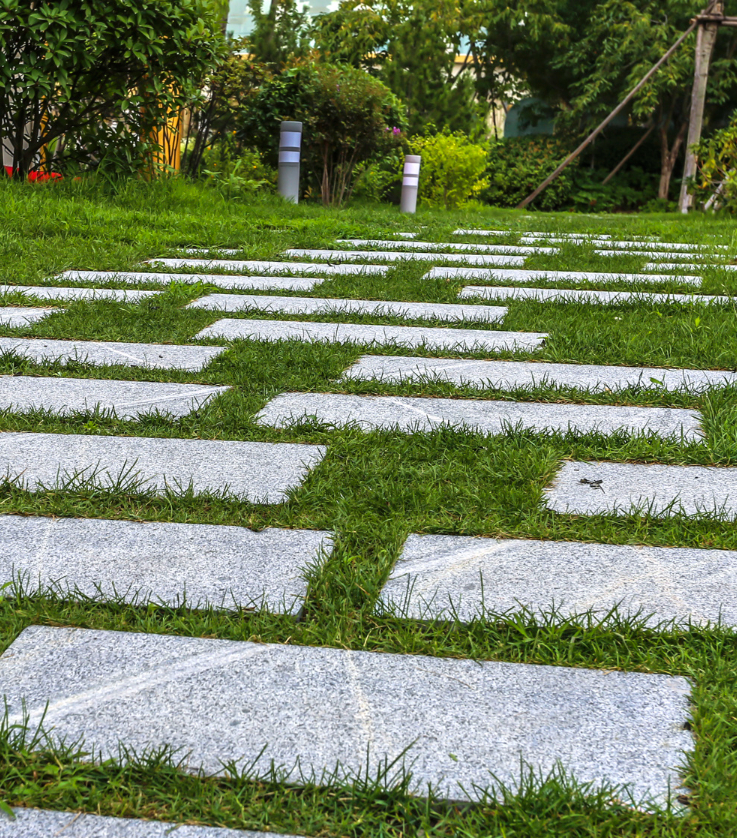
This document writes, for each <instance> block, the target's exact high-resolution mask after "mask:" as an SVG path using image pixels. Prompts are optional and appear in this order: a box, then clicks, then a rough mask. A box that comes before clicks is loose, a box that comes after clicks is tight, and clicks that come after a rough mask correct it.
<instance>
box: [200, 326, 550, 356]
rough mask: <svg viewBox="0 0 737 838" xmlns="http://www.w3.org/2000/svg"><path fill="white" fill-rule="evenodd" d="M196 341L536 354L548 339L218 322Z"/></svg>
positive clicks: (412, 329)
mask: <svg viewBox="0 0 737 838" xmlns="http://www.w3.org/2000/svg"><path fill="white" fill-rule="evenodd" d="M196 337H197V338H201V339H204V338H225V339H226V340H262V341H277V340H301V341H305V342H308V343H361V344H365V345H367V346H368V345H371V344H374V345H376V346H387V345H396V346H404V347H408V348H412V349H414V348H416V347H419V346H424V347H427V348H428V349H447V350H453V351H459V352H473V351H477V350H482V351H491V352H494V351H496V352H498V351H501V350H503V349H509V350H512V349H521V350H529V351H534V350H535V349H539V348H540V347H541V346H542V343H543V341H544V340H545V338H546V337H547V335H546V334H541V333H540V332H492V331H485V330H482V329H445V328H433V327H431V326H366V325H362V324H359V323H309V322H295V321H293V320H218V321H217V323H213V324H212V326H208V327H207V328H206V329H203V330H202V331H201V332H199V333H198V334H197V335H196Z"/></svg>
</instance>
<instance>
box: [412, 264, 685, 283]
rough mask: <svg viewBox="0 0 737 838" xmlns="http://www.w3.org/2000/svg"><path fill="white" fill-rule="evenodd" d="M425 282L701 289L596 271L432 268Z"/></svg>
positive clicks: (664, 278) (666, 278)
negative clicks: (666, 285) (616, 284)
mask: <svg viewBox="0 0 737 838" xmlns="http://www.w3.org/2000/svg"><path fill="white" fill-rule="evenodd" d="M422 278H423V279H485V280H487V281H488V282H494V281H498V280H500V279H509V280H512V282H535V281H537V280H541V279H542V280H547V281H548V282H562V281H564V280H566V281H567V280H570V281H571V282H603V283H605V282H654V283H657V282H674V281H678V282H681V283H684V284H686V285H700V284H701V277H700V276H690V275H685V274H684V275H683V276H677V277H674V276H673V275H672V274H617V273H599V272H597V271H544V270H540V271H532V270H511V269H505V268H458V267H448V268H442V267H440V268H431V269H430V270H429V271H428V272H427V273H426V274H425V275H424V276H423V277H422Z"/></svg>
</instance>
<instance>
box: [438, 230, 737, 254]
mask: <svg viewBox="0 0 737 838" xmlns="http://www.w3.org/2000/svg"><path fill="white" fill-rule="evenodd" d="M453 235H454V236H519V237H520V241H530V242H536V241H544V242H546V244H547V243H548V242H560V243H563V242H573V243H574V244H577V243H581V242H587V243H592V244H597V243H599V242H601V243H603V244H605V245H606V246H607V247H611V248H619V249H622V250H627V249H629V248H638V247H639V248H641V247H642V246H643V243H647V246H648V247H650V248H653V249H657V250H709V249H714V250H725V249H726V245H721V244H689V243H687V242H661V241H656V240H655V239H653V238H652V237H651V236H635V237H634V238H633V239H631V240H627V241H619V240H615V239H613V238H612V237H611V236H610V235H606V234H602V233H599V234H597V235H594V234H593V233H540V232H538V233H526V232H522V231H520V230H454V231H453Z"/></svg>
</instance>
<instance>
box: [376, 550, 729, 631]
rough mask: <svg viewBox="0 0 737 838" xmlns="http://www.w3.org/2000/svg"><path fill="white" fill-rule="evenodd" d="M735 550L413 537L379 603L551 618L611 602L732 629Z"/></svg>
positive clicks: (662, 617)
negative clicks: (517, 613) (528, 613)
mask: <svg viewBox="0 0 737 838" xmlns="http://www.w3.org/2000/svg"><path fill="white" fill-rule="evenodd" d="M735 586H737V551H729V550H697V549H693V548H682V547H641V546H632V545H629V544H626V545H620V544H581V543H578V542H571V541H535V540H533V539H526V540H521V539H514V540H513V539H493V538H473V537H467V536H457V535H410V536H409V538H408V539H407V541H406V542H405V545H404V548H403V549H402V553H401V555H400V557H399V560H398V561H397V564H396V565H395V567H394V568H393V570H392V573H391V575H390V577H389V580H388V581H387V583H386V585H385V586H384V588H383V589H382V592H381V597H380V600H379V608H380V609H383V608H387V609H390V610H391V611H394V612H395V613H397V614H398V615H400V616H402V617H409V618H410V619H415V620H453V621H455V620H459V621H461V622H464V623H467V622H470V621H471V620H473V619H474V618H483V617H485V616H491V615H498V614H504V613H505V612H519V611H521V610H522V609H523V608H524V609H527V610H529V611H531V612H532V613H534V614H535V615H536V616H538V617H545V616H547V617H550V616H551V615H552V613H553V611H555V613H556V622H560V621H562V620H564V619H565V618H567V617H570V616H573V615H579V616H580V615H583V614H585V613H587V612H594V613H595V614H596V615H597V616H598V617H600V618H601V617H604V616H606V614H608V613H609V612H610V611H611V610H612V609H613V608H614V607H615V606H616V607H617V608H618V611H619V614H620V615H621V616H624V617H630V616H634V615H637V614H638V613H639V616H640V617H641V618H645V617H646V618H647V620H646V622H647V624H648V625H650V626H656V625H658V624H659V623H660V624H662V623H664V622H669V621H671V620H675V621H676V622H677V623H679V624H685V623H688V622H689V621H691V622H693V623H708V622H710V623H718V622H719V621H720V619H721V621H722V622H723V623H724V624H725V625H728V626H731V627H734V626H737V603H736V602H735V599H734V596H732V592H733V591H734V590H735Z"/></svg>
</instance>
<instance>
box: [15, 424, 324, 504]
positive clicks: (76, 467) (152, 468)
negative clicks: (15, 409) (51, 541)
mask: <svg viewBox="0 0 737 838" xmlns="http://www.w3.org/2000/svg"><path fill="white" fill-rule="evenodd" d="M325 451H326V448H325V447H324V446H321V445H297V444H293V443H268V442H231V441H226V440H214V439H166V438H154V437H123V436H94V435H91V434H90V435H77V434H42V433H0V475H3V476H5V477H7V478H8V479H9V480H11V481H14V482H17V483H18V484H19V485H20V486H23V487H24V488H26V489H28V490H29V491H34V490H36V489H39V488H41V487H42V486H43V487H46V488H51V487H66V486H74V485H77V484H80V485H82V486H86V485H89V484H90V483H92V484H93V485H95V486H101V487H103V488H105V487H107V488H109V487H114V486H119V485H120V484H121V483H122V484H123V486H124V489H125V490H126V491H128V489H127V486H128V485H129V484H133V483H134V484H135V486H131V488H130V491H136V490H140V489H148V490H153V491H155V492H156V493H157V494H160V495H163V494H164V492H165V490H166V487H169V488H170V489H171V490H172V491H175V492H179V491H184V490H186V489H187V488H188V487H189V486H190V485H191V487H192V490H193V491H194V492H195V494H200V493H202V492H211V493H218V494H222V495H223V496H225V497H230V498H238V499H241V500H249V501H251V502H253V503H282V502H283V501H285V500H287V497H288V492H289V490H290V489H294V488H297V487H298V486H299V485H300V484H301V483H302V481H303V480H304V479H305V478H306V477H307V474H308V473H309V471H310V470H311V469H312V468H314V467H315V466H317V465H318V463H319V462H320V461H321V460H322V458H323V456H324V455H325Z"/></svg>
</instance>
